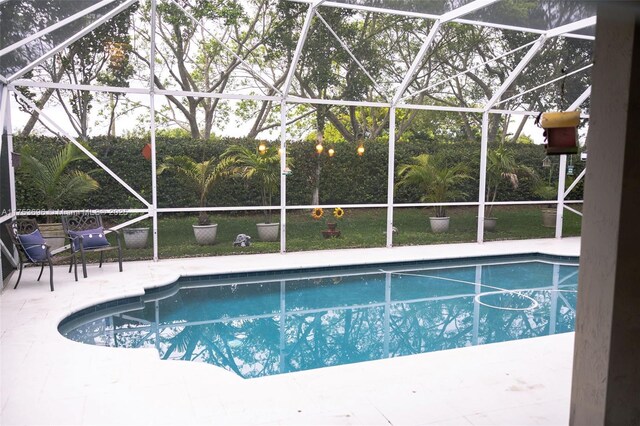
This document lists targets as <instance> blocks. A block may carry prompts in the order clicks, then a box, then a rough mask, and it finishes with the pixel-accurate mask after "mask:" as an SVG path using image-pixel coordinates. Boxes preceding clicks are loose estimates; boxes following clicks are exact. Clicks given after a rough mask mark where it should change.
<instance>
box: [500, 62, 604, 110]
mask: <svg viewBox="0 0 640 426" xmlns="http://www.w3.org/2000/svg"><path fill="white" fill-rule="evenodd" d="M592 66H593V64H589V65H585V66H584V67H582V68H578V69H577V70H573V71H571V72H568V73H566V74H563V75H561V76H560V77H556V78H554V79H553V80H549V81H547V82H546V83H542V84H540V85H538V86H536V87H533V88H531V89H528V90H525V91H524V92H520V93H518V94H517V95H514V96H511V97H510V98H507V99H503V100H501V101H500V102H496V103H495V104H494V106H496V105H500V104H503V103H505V102H508V101H510V100H513V99H517V98H519V97H521V96H524V95H526V94H527V93H531V92H535V91H536V90H538V89H542V88H543V87H546V86H548V85H550V84H553V83H555V82H557V81H560V80H564V79H565V78H567V77H569V76H571V75H573V74H577V73H579V72H581V71H584V70H586V69H589V68H591V67H592Z"/></svg>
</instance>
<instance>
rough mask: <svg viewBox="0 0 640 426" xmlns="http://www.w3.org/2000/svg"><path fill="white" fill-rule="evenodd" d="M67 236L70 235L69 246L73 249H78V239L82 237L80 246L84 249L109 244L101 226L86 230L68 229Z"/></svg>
mask: <svg viewBox="0 0 640 426" xmlns="http://www.w3.org/2000/svg"><path fill="white" fill-rule="evenodd" d="M69 237H71V247H72V248H73V251H78V250H80V239H82V247H83V248H84V249H85V250H91V249H96V248H100V247H107V246H108V245H109V241H107V237H105V235H104V229H103V228H102V226H101V227H99V228H95V229H87V230H86V231H69Z"/></svg>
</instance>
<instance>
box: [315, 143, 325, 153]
mask: <svg viewBox="0 0 640 426" xmlns="http://www.w3.org/2000/svg"><path fill="white" fill-rule="evenodd" d="M322 151H324V147H323V146H322V143H320V142H318V145H316V152H317V153H318V154H322Z"/></svg>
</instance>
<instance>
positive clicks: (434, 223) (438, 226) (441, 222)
mask: <svg viewBox="0 0 640 426" xmlns="http://www.w3.org/2000/svg"><path fill="white" fill-rule="evenodd" d="M429 222H431V230H432V231H433V233H434V234H441V233H443V232H447V231H448V230H449V217H430V218H429Z"/></svg>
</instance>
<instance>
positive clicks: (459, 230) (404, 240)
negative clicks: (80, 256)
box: [109, 206, 581, 261]
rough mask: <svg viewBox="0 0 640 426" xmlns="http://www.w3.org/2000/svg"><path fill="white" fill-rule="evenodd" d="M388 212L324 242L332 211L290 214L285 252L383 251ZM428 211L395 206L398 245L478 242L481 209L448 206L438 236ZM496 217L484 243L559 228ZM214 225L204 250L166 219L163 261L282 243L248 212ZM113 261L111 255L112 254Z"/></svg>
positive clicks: (135, 253) (359, 212)
mask: <svg viewBox="0 0 640 426" xmlns="http://www.w3.org/2000/svg"><path fill="white" fill-rule="evenodd" d="M386 214H387V213H386V209H349V210H347V211H346V214H345V216H344V218H342V219H341V220H340V221H338V229H339V230H340V231H341V233H342V235H341V236H340V237H339V238H331V239H325V238H324V237H323V236H322V233H321V231H322V230H323V229H326V221H328V220H332V219H333V217H331V211H325V216H324V217H323V218H322V219H320V220H314V219H313V218H311V215H310V212H307V211H291V212H289V213H288V214H287V251H290V252H292V251H305V250H326V249H340V248H355V247H384V246H385V244H386V235H385V231H386ZM430 214H432V211H431V210H430V209H420V208H396V209H395V210H394V225H395V226H396V227H397V228H398V233H397V234H396V235H394V245H395V246H403V245H424V244H440V243H455V242H472V241H475V240H476V216H477V209H475V208H469V207H457V208H449V209H448V210H447V214H448V215H449V216H450V217H451V224H450V229H449V232H447V233H442V234H434V233H433V232H431V228H430V227H429V215H430ZM492 215H493V216H495V217H497V218H498V225H497V228H496V230H495V231H494V232H485V240H486V241H493V240H513V239H529V238H553V236H554V235H555V229H553V228H545V227H543V226H542V218H541V212H540V206H508V207H496V208H494V210H493V214H492ZM211 221H212V222H213V223H217V224H218V235H217V239H216V243H215V244H214V245H210V246H200V245H197V244H196V242H195V238H194V236H193V231H192V228H191V225H192V224H194V223H195V222H196V218H195V216H193V217H191V216H189V217H185V216H178V215H175V214H174V215H162V216H161V217H159V224H158V247H159V256H160V258H176V257H195V256H217V255H229V254H245V253H276V252H278V251H279V250H280V242H262V241H258V238H257V233H256V226H255V224H256V223H257V222H261V221H262V216H261V215H260V214H256V213H248V214H241V213H240V214H238V213H236V214H216V215H211ZM580 225H581V218H580V217H579V216H578V215H576V214H573V213H571V212H569V211H566V212H565V217H564V230H563V235H564V236H578V235H580ZM237 234H248V235H250V236H252V237H253V239H252V243H251V246H250V247H233V241H234V239H235V237H236V235H237ZM148 246H149V247H148V248H145V249H124V258H125V259H127V260H136V259H151V258H152V256H153V251H152V249H151V236H150V238H149V243H148ZM109 254H110V256H111V258H110V259H109V260H110V261H113V260H114V259H113V252H111V253H109Z"/></svg>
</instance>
